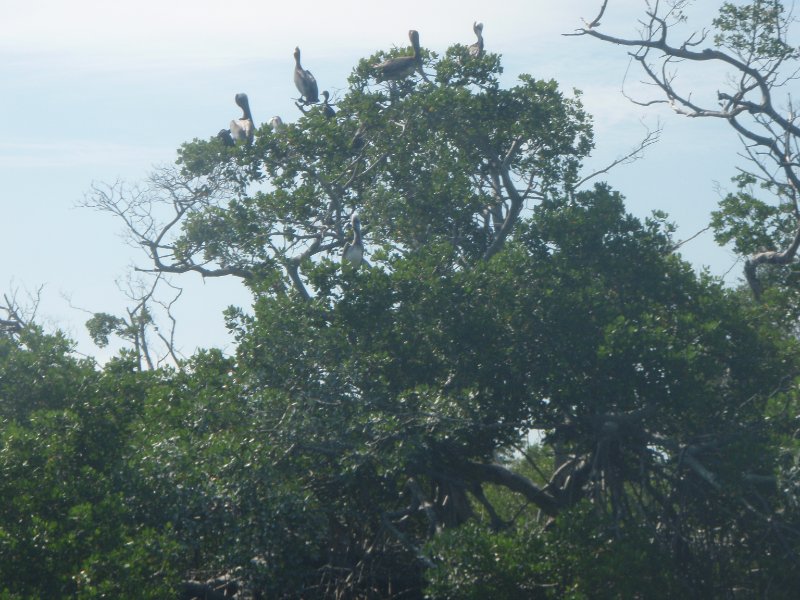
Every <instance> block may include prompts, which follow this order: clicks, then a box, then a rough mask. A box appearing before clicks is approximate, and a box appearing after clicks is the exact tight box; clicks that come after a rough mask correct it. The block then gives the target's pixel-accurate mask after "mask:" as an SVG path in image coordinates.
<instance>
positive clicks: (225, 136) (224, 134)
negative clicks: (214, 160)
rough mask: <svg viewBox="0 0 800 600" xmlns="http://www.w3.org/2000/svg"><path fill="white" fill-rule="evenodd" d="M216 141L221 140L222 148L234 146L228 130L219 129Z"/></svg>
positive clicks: (234, 143)
mask: <svg viewBox="0 0 800 600" xmlns="http://www.w3.org/2000/svg"><path fill="white" fill-rule="evenodd" d="M217 139H218V140H222V145H223V146H235V145H236V142H234V141H233V136H231V130H230V129H220V130H219V133H218V134H217Z"/></svg>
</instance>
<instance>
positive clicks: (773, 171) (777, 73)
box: [577, 0, 800, 298]
mask: <svg viewBox="0 0 800 600" xmlns="http://www.w3.org/2000/svg"><path fill="white" fill-rule="evenodd" d="M690 4H691V3H690V2H689V1H688V0H677V1H668V2H667V1H660V0H656V1H655V2H648V10H647V12H646V16H645V18H644V20H643V21H642V27H641V29H640V32H639V33H640V37H637V38H625V37H618V36H614V35H610V34H607V33H604V32H602V31H601V30H600V27H601V19H602V18H603V16H604V14H605V10H606V7H607V6H608V0H604V2H603V3H602V6H601V7H600V10H599V13H598V15H597V17H596V18H595V19H593V20H592V21H591V22H590V23H588V22H587V23H586V26H585V27H584V28H581V29H579V30H578V31H577V34H578V35H586V36H591V37H594V38H597V39H599V40H602V41H605V42H608V43H612V44H618V45H622V46H626V47H628V48H631V49H632V50H631V52H630V55H631V57H632V58H633V60H635V61H636V62H637V63H638V64H639V66H640V67H641V69H642V71H643V73H644V74H645V76H646V78H647V81H648V82H650V83H651V84H653V86H654V87H655V89H656V90H657V96H656V97H655V98H644V99H634V98H632V101H633V102H636V103H637V104H642V105H645V106H648V105H653V104H658V103H665V104H669V106H670V107H671V108H672V109H673V110H675V112H677V113H678V114H681V115H685V116H689V117H696V118H712V119H720V120H723V121H725V122H726V123H727V124H728V125H729V126H730V127H731V128H732V129H733V130H734V132H736V134H737V135H738V136H739V138H740V140H741V141H742V144H743V148H744V154H743V155H744V157H745V158H746V159H747V161H748V163H749V166H748V167H747V168H742V169H740V175H739V176H737V177H736V178H735V182H736V184H737V188H738V192H736V193H732V194H729V195H728V196H727V197H726V198H725V199H724V200H723V202H722V203H721V204H720V210H719V211H717V212H716V214H715V216H714V220H713V226H714V229H715V231H716V237H717V240H718V241H719V242H720V243H723V244H724V243H728V242H733V244H734V248H735V249H736V251H737V252H739V253H740V254H742V255H743V256H746V257H747V259H746V261H745V276H746V278H747V282H748V283H749V285H750V288H751V290H752V291H753V293H754V294H755V296H756V297H757V298H758V297H760V296H761V293H762V291H763V283H762V281H761V277H760V276H759V269H758V267H759V266H761V265H772V266H773V267H772V269H771V270H770V271H769V276H768V280H769V281H772V280H774V279H775V278H778V280H779V281H782V282H784V283H786V284H788V285H792V283H791V282H792V281H793V279H794V277H795V275H794V272H795V269H794V267H793V264H794V263H795V257H796V255H797V249H798V247H799V246H800V208H798V189H800V173H799V172H798V169H797V164H798V156H799V155H798V151H799V150H800V147H799V146H798V138H800V128H798V125H797V116H796V112H797V111H796V105H795V103H794V101H793V100H792V87H791V86H792V84H793V83H794V82H795V81H796V80H797V61H798V60H799V59H800V53H798V50H797V48H795V47H794V46H792V45H791V43H790V41H789V34H790V31H789V30H790V26H791V24H792V16H791V14H790V13H787V12H786V10H785V8H784V6H783V4H782V3H781V2H779V1H777V0H750V1H749V2H743V3H733V2H723V3H722V6H721V8H720V11H719V15H718V16H717V18H716V19H714V21H713V24H712V26H713V29H703V30H701V31H694V32H692V33H690V34H688V35H686V36H684V37H682V38H679V41H677V42H675V41H673V40H674V38H675V34H674V29H676V28H677V26H678V25H679V24H683V23H685V22H686V21H687V19H688V16H687V15H688V6H689V5H690ZM678 35H679V34H678ZM682 62H683V63H686V62H689V63H696V64H697V65H701V66H703V67H705V68H706V70H707V71H708V72H709V74H710V76H711V77H715V78H716V77H719V81H720V87H719V88H718V91H717V93H716V97H714V98H702V97H701V98H699V99H698V97H697V94H693V93H692V90H689V89H685V88H684V87H683V86H682V85H681V81H680V79H679V78H678V65H679V64H680V63H682ZM782 102H785V104H782ZM754 186H758V187H759V188H760V189H761V190H763V191H764V192H765V193H767V194H768V195H769V198H770V199H769V200H768V201H765V200H761V199H759V198H757V197H756V195H755V194H756V192H755V191H754Z"/></svg>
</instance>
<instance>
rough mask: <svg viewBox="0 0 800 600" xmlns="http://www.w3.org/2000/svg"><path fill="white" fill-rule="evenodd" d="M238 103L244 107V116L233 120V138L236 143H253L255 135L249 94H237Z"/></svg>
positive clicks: (240, 106)
mask: <svg viewBox="0 0 800 600" xmlns="http://www.w3.org/2000/svg"><path fill="white" fill-rule="evenodd" d="M235 99H236V104H237V105H238V106H239V108H241V109H242V116H241V117H240V118H238V119H234V120H233V121H231V133H230V134H231V138H232V139H233V140H234V141H235V142H236V143H242V142H245V143H248V144H249V143H251V142H252V141H253V137H254V135H255V130H256V128H255V125H254V124H253V115H252V114H251V113H250V102H249V100H248V99H247V94H236V98H235Z"/></svg>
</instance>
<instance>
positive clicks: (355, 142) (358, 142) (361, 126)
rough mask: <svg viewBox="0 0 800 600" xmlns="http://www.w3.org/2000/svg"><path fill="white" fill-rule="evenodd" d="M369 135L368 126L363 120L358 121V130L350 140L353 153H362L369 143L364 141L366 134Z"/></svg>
mask: <svg viewBox="0 0 800 600" xmlns="http://www.w3.org/2000/svg"><path fill="white" fill-rule="evenodd" d="M365 133H367V125H366V124H365V123H364V121H362V120H361V119H359V120H358V129H356V132H355V133H354V134H353V138H352V139H351V140H350V150H352V151H353V152H360V151H361V150H362V149H363V148H364V145H365V144H366V143H367V141H366V140H365V139H364V134H365Z"/></svg>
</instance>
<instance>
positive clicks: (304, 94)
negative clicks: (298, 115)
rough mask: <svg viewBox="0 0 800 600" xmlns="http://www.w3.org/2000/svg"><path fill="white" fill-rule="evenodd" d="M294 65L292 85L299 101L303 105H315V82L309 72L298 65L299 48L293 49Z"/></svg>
mask: <svg viewBox="0 0 800 600" xmlns="http://www.w3.org/2000/svg"><path fill="white" fill-rule="evenodd" d="M294 63H295V64H294V84H295V85H296V86H297V89H298V91H299V92H300V101H301V102H302V103H303V105H306V104H316V103H317V102H319V92H318V91H317V80H316V79H314V76H313V75H312V74H311V71H308V70H306V69H304V68H303V67H302V66H301V65H300V48H295V49H294Z"/></svg>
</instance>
